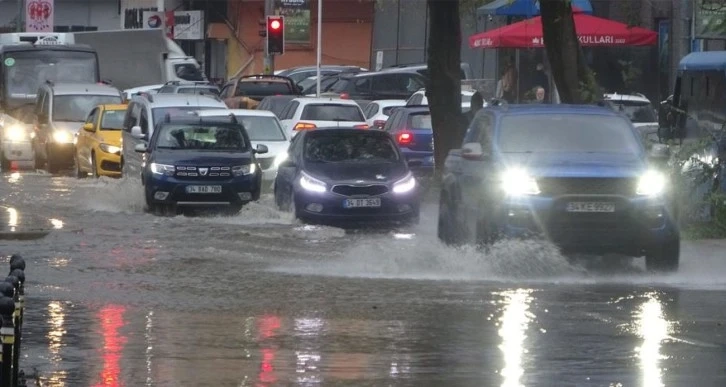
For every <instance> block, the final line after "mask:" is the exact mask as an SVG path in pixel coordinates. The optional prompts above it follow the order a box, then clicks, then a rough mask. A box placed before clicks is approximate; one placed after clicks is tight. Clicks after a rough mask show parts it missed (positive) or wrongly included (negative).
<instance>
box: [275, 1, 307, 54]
mask: <svg viewBox="0 0 726 387" xmlns="http://www.w3.org/2000/svg"><path fill="white" fill-rule="evenodd" d="M275 14H277V15H280V16H284V17H285V42H287V43H306V44H307V43H310V2H309V0H276V2H275Z"/></svg>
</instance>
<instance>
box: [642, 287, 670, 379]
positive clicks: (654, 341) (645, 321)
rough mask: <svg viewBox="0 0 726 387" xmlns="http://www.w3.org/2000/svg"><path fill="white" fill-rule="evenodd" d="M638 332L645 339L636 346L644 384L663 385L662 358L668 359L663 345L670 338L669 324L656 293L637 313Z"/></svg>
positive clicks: (650, 296)
mask: <svg viewBox="0 0 726 387" xmlns="http://www.w3.org/2000/svg"><path fill="white" fill-rule="evenodd" d="M637 319H638V320H637V322H636V326H637V332H638V335H639V336H640V337H641V338H642V339H643V342H642V344H641V345H640V347H638V348H636V351H637V354H638V358H639V359H640V366H641V369H642V372H643V386H649V387H663V386H665V384H664V383H663V375H662V369H661V364H660V363H661V360H663V359H666V357H665V356H663V355H662V354H661V345H662V343H663V341H665V340H666V339H667V338H668V331H669V324H668V321H667V320H666V318H665V315H664V313H663V305H662V304H661V302H660V301H659V300H658V298H657V297H655V295H649V298H648V300H647V301H646V302H644V303H643V305H641V306H640V310H639V311H638V314H637Z"/></svg>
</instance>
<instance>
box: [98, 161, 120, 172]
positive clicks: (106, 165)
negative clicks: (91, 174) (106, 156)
mask: <svg viewBox="0 0 726 387" xmlns="http://www.w3.org/2000/svg"><path fill="white" fill-rule="evenodd" d="M101 169H103V170H104V171H109V172H121V164H119V163H115V162H113V161H105V160H104V161H101Z"/></svg>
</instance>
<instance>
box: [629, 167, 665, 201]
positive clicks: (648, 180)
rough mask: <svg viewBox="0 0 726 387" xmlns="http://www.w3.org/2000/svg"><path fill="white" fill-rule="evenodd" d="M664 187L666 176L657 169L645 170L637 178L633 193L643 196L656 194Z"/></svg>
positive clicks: (661, 191)
mask: <svg viewBox="0 0 726 387" xmlns="http://www.w3.org/2000/svg"><path fill="white" fill-rule="evenodd" d="M665 189H666V178H665V176H664V175H663V174H662V173H660V172H658V171H647V172H646V173H644V174H643V176H641V177H640V179H639V180H638V187H637V189H636V190H635V193H636V194H638V195H643V196H657V195H660V194H662V193H663V191H665Z"/></svg>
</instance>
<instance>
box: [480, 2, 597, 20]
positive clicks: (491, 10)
mask: <svg viewBox="0 0 726 387" xmlns="http://www.w3.org/2000/svg"><path fill="white" fill-rule="evenodd" d="M572 7H573V8H577V9H579V10H580V12H583V13H587V14H591V13H592V4H590V0H572ZM476 14H477V16H487V15H492V16H525V17H532V16H537V15H539V1H538V0H494V1H492V2H491V3H489V4H487V5H483V6H481V7H479V8H478V9H477V10H476Z"/></svg>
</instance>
